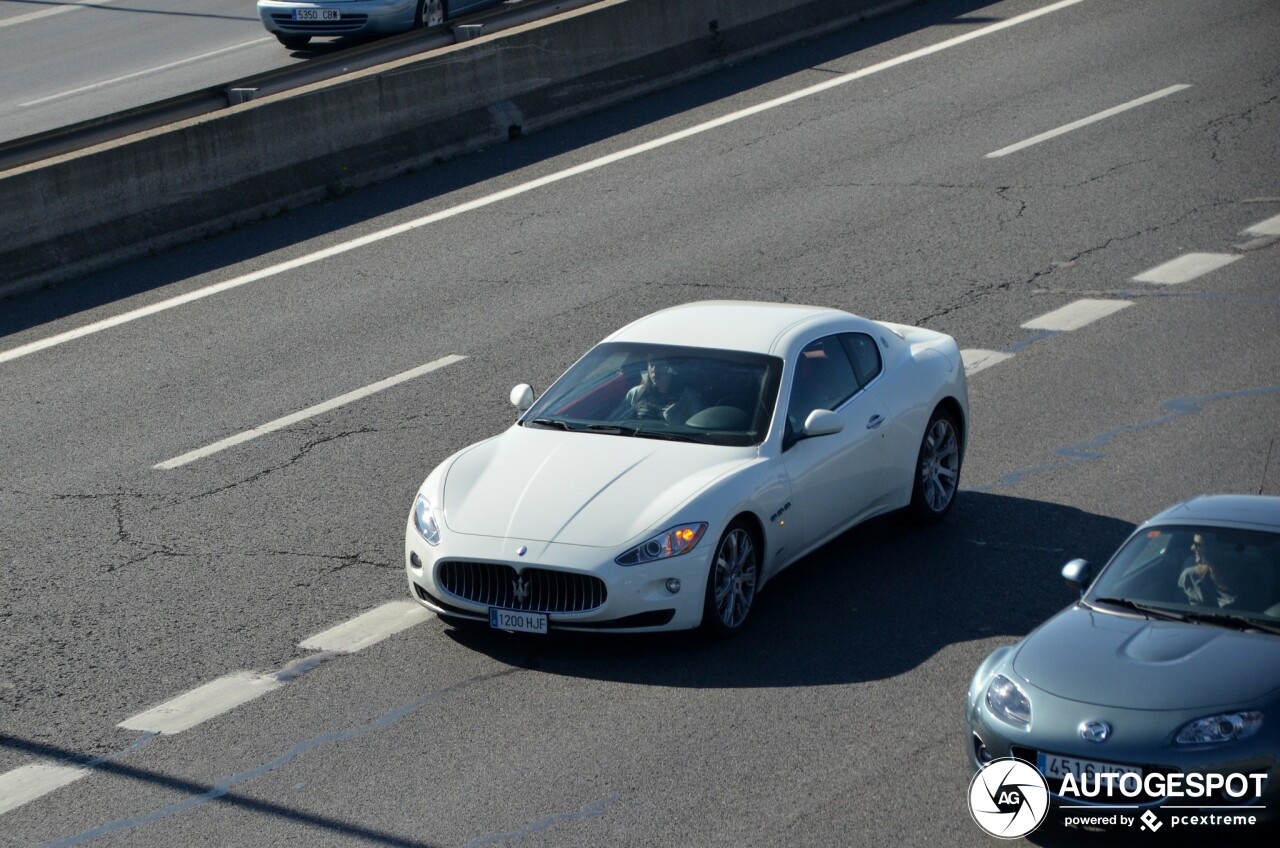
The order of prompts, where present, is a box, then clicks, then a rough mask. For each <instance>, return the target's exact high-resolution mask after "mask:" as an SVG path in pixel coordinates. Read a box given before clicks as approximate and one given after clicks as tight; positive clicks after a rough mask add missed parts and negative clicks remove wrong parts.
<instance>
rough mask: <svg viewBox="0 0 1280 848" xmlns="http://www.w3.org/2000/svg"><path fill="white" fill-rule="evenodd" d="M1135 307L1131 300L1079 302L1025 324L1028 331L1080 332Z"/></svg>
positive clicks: (1087, 300) (1024, 326) (1088, 300)
mask: <svg viewBox="0 0 1280 848" xmlns="http://www.w3.org/2000/svg"><path fill="white" fill-rule="evenodd" d="M1130 306H1133V301H1131V300H1090V299H1087V298H1086V299H1085V300H1077V301H1076V302H1075V303H1068V304H1067V305H1066V306H1064V307H1062V308H1061V309H1055V310H1053V311H1052V312H1048V313H1045V314H1044V315H1041V316H1040V317H1039V318H1032V319H1031V320H1030V321H1028V322H1027V323H1025V324H1023V325H1022V327H1023V329H1026V330H1051V331H1053V332H1058V333H1065V332H1067V331H1069V330H1078V329H1080V328H1081V327H1084V326H1086V325H1087V324H1092V323H1093V322H1094V321H1097V320H1098V319H1099V318H1106V317H1107V316H1108V315H1112V314H1115V313H1116V312H1119V311H1120V310H1121V309H1126V308H1128V307H1130Z"/></svg>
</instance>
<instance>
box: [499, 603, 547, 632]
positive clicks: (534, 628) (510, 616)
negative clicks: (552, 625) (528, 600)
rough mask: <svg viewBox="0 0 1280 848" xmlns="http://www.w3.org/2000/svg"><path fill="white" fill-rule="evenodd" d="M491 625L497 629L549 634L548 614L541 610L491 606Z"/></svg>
mask: <svg viewBox="0 0 1280 848" xmlns="http://www.w3.org/2000/svg"><path fill="white" fill-rule="evenodd" d="M489 626H490V627H492V628H494V629H495V630H513V631H515V632H516V633H539V634H541V635H543V636H545V635H547V616H546V615H545V614H543V613H540V612H520V611H518V610H505V609H498V608H497V607H489Z"/></svg>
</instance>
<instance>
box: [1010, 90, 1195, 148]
mask: <svg viewBox="0 0 1280 848" xmlns="http://www.w3.org/2000/svg"><path fill="white" fill-rule="evenodd" d="M1190 87H1191V86H1189V85H1182V84H1179V85H1171V86H1169V87H1168V88H1162V89H1160V90H1159V91H1157V92H1153V93H1152V94H1148V95H1146V96H1145V97H1139V98H1138V99H1137V100H1130V101H1129V102H1128V103H1121V104H1120V105H1119V106H1112V107H1111V108H1110V109H1105V110H1103V111H1101V112H1099V113H1097V114H1096V115H1090V116H1089V117H1087V118H1081V119H1080V120H1078V121H1072V122H1071V123H1069V124H1064V125H1063V126H1061V127H1058V128H1057V129H1056V130H1049V131H1048V132H1045V133H1041V134H1040V135H1037V136H1033V137H1031V138H1029V139H1027V140H1026V141H1020V142H1018V143H1017V144H1011V145H1009V146H1008V147H1002V148H1000V149H999V150H997V151H995V152H994V153H988V154H987V158H988V159H996V158H998V157H1000V156H1008V155H1009V154H1010V153H1016V152H1017V151H1019V150H1023V149H1025V148H1028V147H1031V146H1032V145H1035V144H1039V143H1040V142H1042V141H1048V140H1049V139H1051V138H1056V137H1058V136H1060V135H1065V134H1067V133H1069V132H1071V131H1073V130H1078V129H1080V128H1081V127H1087V126H1088V125H1089V124H1095V123H1097V122H1098V121H1101V120H1105V119H1106V118H1110V117H1111V116H1112V115H1118V114H1120V113H1121V112H1127V111H1128V110H1130V109H1135V108H1137V107H1138V106H1142V105H1144V104H1146V103H1150V102H1151V101H1153V100H1159V99H1160V98H1162V97H1168V96H1169V95H1170V94H1175V93H1177V92H1179V91H1182V90H1183V89H1185V88H1190Z"/></svg>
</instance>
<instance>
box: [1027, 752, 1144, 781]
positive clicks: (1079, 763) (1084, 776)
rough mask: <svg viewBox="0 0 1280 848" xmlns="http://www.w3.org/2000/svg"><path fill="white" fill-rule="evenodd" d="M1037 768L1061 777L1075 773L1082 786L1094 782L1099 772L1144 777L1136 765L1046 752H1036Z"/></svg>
mask: <svg viewBox="0 0 1280 848" xmlns="http://www.w3.org/2000/svg"><path fill="white" fill-rule="evenodd" d="M1036 768H1038V769H1040V773H1041V774H1043V775H1044V776H1045V777H1052V778H1059V779H1061V778H1063V777H1066V776H1067V775H1068V774H1071V775H1074V776H1075V779H1076V782H1077V783H1078V784H1079V785H1081V786H1084V785H1085V784H1086V782H1087V783H1092V782H1093V779H1094V775H1099V774H1115V775H1121V774H1132V775H1134V776H1136V777H1137V778H1138V779H1141V778H1142V769H1140V768H1135V767H1134V766H1122V765H1117V764H1115V763H1103V762H1098V761H1097V760H1080V759H1076V758H1075V757H1059V756H1056V755H1054V754H1046V753H1044V752H1041V753H1039V754H1036Z"/></svg>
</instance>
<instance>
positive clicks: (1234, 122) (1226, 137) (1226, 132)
mask: <svg viewBox="0 0 1280 848" xmlns="http://www.w3.org/2000/svg"><path fill="white" fill-rule="evenodd" d="M1277 104H1280V95H1276V96H1274V97H1268V98H1267V99H1266V100H1263V101H1261V102H1259V103H1255V104H1254V105H1253V106H1250V107H1249V108H1248V109H1245V110H1244V111H1243V112H1237V113H1235V114H1232V115H1223V116H1222V117H1219V118H1214V119H1213V120H1212V121H1209V122H1208V123H1207V124H1205V125H1204V126H1202V127H1201V128H1200V131H1201V132H1203V133H1205V134H1207V135H1208V136H1209V141H1210V142H1211V143H1212V145H1213V150H1212V152H1211V154H1210V158H1211V159H1212V160H1213V161H1214V162H1217V161H1218V160H1219V156H1220V151H1221V150H1222V148H1223V147H1225V146H1226V145H1227V143H1228V142H1231V141H1233V140H1234V139H1236V138H1238V137H1239V136H1242V135H1244V134H1245V133H1247V132H1248V131H1249V130H1251V129H1253V127H1254V125H1255V124H1257V125H1258V126H1261V127H1264V128H1267V129H1269V124H1268V121H1267V118H1265V117H1262V116H1260V115H1258V112H1260V111H1261V110H1262V109H1265V108H1268V107H1272V106H1275V105H1277Z"/></svg>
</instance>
